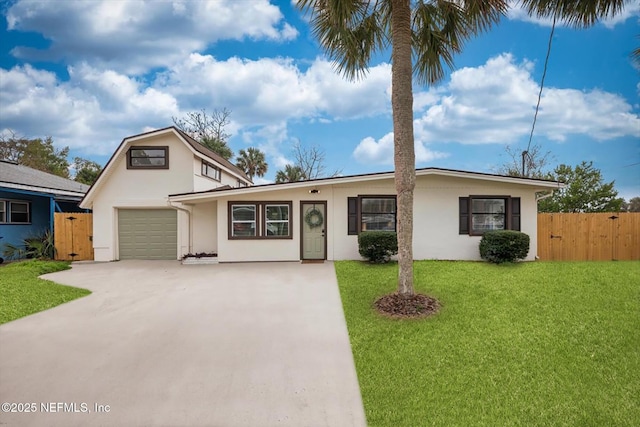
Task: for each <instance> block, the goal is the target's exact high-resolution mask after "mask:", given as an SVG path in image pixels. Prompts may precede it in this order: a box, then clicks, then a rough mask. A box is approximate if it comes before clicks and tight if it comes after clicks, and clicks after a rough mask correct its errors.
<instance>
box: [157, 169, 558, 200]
mask: <svg viewBox="0 0 640 427" xmlns="http://www.w3.org/2000/svg"><path fill="white" fill-rule="evenodd" d="M394 175H395V174H394V172H393V171H390V172H376V173H367V174H360V175H347V176H336V177H329V178H318V179H311V180H306V181H296V182H285V183H272V184H263V185H253V186H250V187H240V188H229V189H222V188H217V189H215V190H205V191H194V192H191V193H181V194H170V195H169V199H170V200H172V201H176V202H183V201H191V200H198V199H206V198H217V197H224V196H225V195H229V194H251V193H257V192H265V191H276V190H283V189H293V188H304V187H316V186H320V185H331V184H345V183H356V182H367V181H373V180H377V179H393V178H394ZM426 175H439V176H448V177H456V178H467V179H477V180H483V181H493V182H501V183H508V184H516V185H526V186H529V187H534V188H536V189H537V190H540V191H542V190H546V189H555V188H562V187H563V186H564V184H562V183H560V182H557V181H551V180H545V179H534V178H522V177H514V176H507V175H496V174H490V173H484V172H470V171H463V170H456V169H443V168H434V167H428V168H421V169H416V176H426Z"/></svg>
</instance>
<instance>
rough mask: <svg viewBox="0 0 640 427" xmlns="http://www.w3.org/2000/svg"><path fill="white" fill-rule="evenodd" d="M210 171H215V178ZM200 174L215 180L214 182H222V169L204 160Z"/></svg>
mask: <svg viewBox="0 0 640 427" xmlns="http://www.w3.org/2000/svg"><path fill="white" fill-rule="evenodd" d="M209 169H213V170H214V176H211V175H209ZM200 173H201V174H202V176H204V177H205V178H209V179H213V180H214V181H218V182H220V181H221V180H222V169H220V168H219V167H217V166H216V165H213V164H211V163H209V162H207V161H204V160H202V165H201V166H200Z"/></svg>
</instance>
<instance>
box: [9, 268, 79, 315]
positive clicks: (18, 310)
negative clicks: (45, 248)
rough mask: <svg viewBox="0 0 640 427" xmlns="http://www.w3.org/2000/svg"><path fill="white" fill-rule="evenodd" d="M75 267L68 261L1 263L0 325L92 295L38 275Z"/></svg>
mask: <svg viewBox="0 0 640 427" xmlns="http://www.w3.org/2000/svg"><path fill="white" fill-rule="evenodd" d="M69 268H71V267H70V266H69V263H68V262H64V261H39V260H29V261H21V262H14V263H10V264H8V265H5V266H0V324H3V323H7V322H10V321H12V320H15V319H19V318H21V317H24V316H28V315H30V314H34V313H38V312H40V311H43V310H48V309H50V308H52V307H55V306H57V305H60V304H63V303H65V302H69V301H72V300H74V299H76V298H80V297H83V296H85V295H89V294H90V293H91V292H90V291H88V290H86V289H80V288H74V287H71V286H65V285H59V284H57V283H54V282H51V281H49V280H44V279H40V278H39V277H38V276H41V275H43V274H47V273H54V272H56V271H62V270H67V269H69Z"/></svg>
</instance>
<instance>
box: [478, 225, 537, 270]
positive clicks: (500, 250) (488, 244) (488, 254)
mask: <svg viewBox="0 0 640 427" xmlns="http://www.w3.org/2000/svg"><path fill="white" fill-rule="evenodd" d="M528 253H529V235H527V234H525V233H522V232H520V231H513V230H494V231H487V232H486V233H484V235H483V236H482V239H481V240H480V257H481V258H482V259H485V260H487V261H489V262H493V263H496V264H500V263H503V262H514V261H517V260H521V259H524V258H526V257H527V254H528Z"/></svg>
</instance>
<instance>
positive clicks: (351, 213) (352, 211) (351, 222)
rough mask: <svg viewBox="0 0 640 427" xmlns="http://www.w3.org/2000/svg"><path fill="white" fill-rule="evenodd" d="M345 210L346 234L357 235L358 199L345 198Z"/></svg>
mask: <svg viewBox="0 0 640 427" xmlns="http://www.w3.org/2000/svg"><path fill="white" fill-rule="evenodd" d="M347 209H348V213H347V218H348V226H347V233H348V234H350V235H353V234H358V198H357V197H349V198H347Z"/></svg>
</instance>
